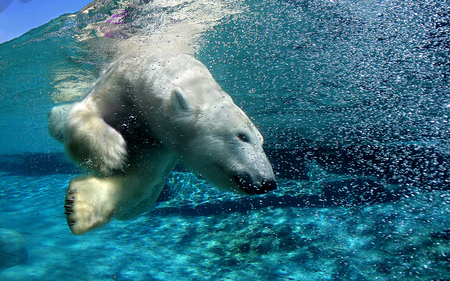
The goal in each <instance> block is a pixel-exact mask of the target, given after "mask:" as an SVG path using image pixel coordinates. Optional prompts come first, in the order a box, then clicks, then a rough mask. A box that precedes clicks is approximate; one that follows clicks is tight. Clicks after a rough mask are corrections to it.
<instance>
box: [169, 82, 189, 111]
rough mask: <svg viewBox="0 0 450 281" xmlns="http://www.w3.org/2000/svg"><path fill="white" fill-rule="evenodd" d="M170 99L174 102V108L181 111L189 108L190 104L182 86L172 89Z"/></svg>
mask: <svg viewBox="0 0 450 281" xmlns="http://www.w3.org/2000/svg"><path fill="white" fill-rule="evenodd" d="M170 101H171V102H172V106H173V108H174V109H177V110H180V111H187V110H189V104H188V102H187V101H186V99H185V98H184V95H183V91H182V90H181V89H180V88H175V89H173V90H172V93H171V94H170Z"/></svg>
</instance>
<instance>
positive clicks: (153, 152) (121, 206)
mask: <svg viewBox="0 0 450 281" xmlns="http://www.w3.org/2000/svg"><path fill="white" fill-rule="evenodd" d="M142 150H143V151H142V155H141V157H139V158H138V159H135V160H136V161H135V164H134V165H133V166H132V167H131V168H130V169H128V170H127V171H126V173H124V174H121V175H114V176H110V177H99V176H95V175H89V176H85V177H82V176H78V177H75V178H74V179H72V180H71V181H70V184H69V188H68V190H67V194H66V205H65V206H64V208H65V214H66V216H67V223H68V224H69V227H70V230H71V231H72V233H73V234H77V235H78V234H83V233H85V232H87V231H89V230H92V229H94V228H97V227H100V226H103V225H105V224H107V223H108V222H109V221H110V220H111V219H112V218H113V217H115V218H117V219H120V220H127V219H131V218H133V217H135V216H137V215H139V214H141V213H143V212H145V211H146V210H147V209H148V208H149V207H151V206H152V205H154V204H155V202H156V200H157V199H158V197H159V194H160V193H161V190H162V188H163V186H164V182H165V179H166V177H167V175H168V174H169V172H170V171H171V170H172V168H173V167H174V165H175V163H176V161H175V159H176V158H175V156H174V154H173V153H172V152H170V151H168V150H166V149H164V148H163V147H162V146H161V145H152V146H151V148H150V149H149V148H147V149H145V148H143V149H142Z"/></svg>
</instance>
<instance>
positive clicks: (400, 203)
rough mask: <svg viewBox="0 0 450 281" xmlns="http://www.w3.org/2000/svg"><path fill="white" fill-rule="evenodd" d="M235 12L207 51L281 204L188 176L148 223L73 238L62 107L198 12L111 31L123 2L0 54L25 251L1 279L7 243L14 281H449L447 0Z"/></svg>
mask: <svg viewBox="0 0 450 281" xmlns="http://www.w3.org/2000/svg"><path fill="white" fill-rule="evenodd" d="M138 2H139V1H137V2H136V3H138ZM141 2H144V1H141ZM186 3H189V2H186ZM186 3H185V4H183V5H185V6H187V5H188V4H186ZM225 4H226V5H231V6H233V8H236V7H237V6H239V7H238V8H239V10H240V12H239V13H234V14H228V15H226V16H224V17H223V18H220V19H219V20H218V22H217V23H216V24H215V25H213V26H211V27H210V28H208V29H206V30H205V31H204V32H203V33H202V36H201V37H200V38H199V39H198V40H197V42H196V43H197V45H198V48H197V49H196V52H195V55H196V57H197V58H199V59H200V60H201V61H202V62H203V63H205V65H207V66H208V67H209V68H210V70H211V72H212V74H213V76H214V77H215V79H216V80H217V81H218V82H219V84H220V85H221V86H222V87H223V88H224V90H225V91H227V92H228V93H230V95H231V96H232V97H233V99H234V100H235V102H236V103H237V104H238V105H239V106H241V107H242V108H243V109H244V110H245V112H246V113H247V114H248V115H249V116H251V118H252V119H253V121H254V123H255V124H256V125H257V126H258V128H259V130H260V131H261V132H262V134H263V135H264V137H265V149H266V152H267V154H268V156H269V158H270V160H271V163H272V164H273V167H274V171H275V173H276V174H277V177H278V189H277V191H276V192H273V193H270V194H266V195H263V196H257V197H247V196H238V195H234V194H229V193H224V192H221V191H218V190H217V189H215V188H214V187H213V186H211V185H209V184H208V183H206V182H204V181H203V180H201V179H198V178H196V177H195V176H194V175H193V174H191V173H189V172H188V171H186V170H185V169H184V168H183V167H181V166H180V167H177V169H176V170H175V171H174V172H173V173H172V174H171V176H170V178H169V179H168V181H167V184H166V187H165V190H164V193H163V195H162V196H161V198H160V200H159V202H158V204H157V205H156V206H155V208H153V209H152V210H149V211H148V212H147V213H145V214H143V215H141V216H140V217H138V218H136V219H134V220H131V221H126V222H122V221H113V222H112V223H110V224H108V225H107V226H105V227H103V228H101V229H99V230H96V231H93V232H90V233H87V234H85V235H82V236H74V235H72V234H71V233H70V231H69V229H68V227H67V225H66V221H65V216H64V209H63V207H62V206H63V203H64V194H65V191H66V188H67V185H68V182H69V180H70V179H71V178H72V177H73V176H75V175H76V174H78V173H79V172H80V170H78V169H77V168H76V167H74V166H73V165H72V164H70V163H69V162H68V161H67V160H66V159H65V157H64V155H63V153H62V146H61V145H60V144H58V143H57V142H56V141H54V140H52V139H51V137H50V136H49V135H48V133H47V112H48V110H49V109H50V108H51V107H52V106H53V105H54V104H55V103H57V102H61V101H64V100H62V99H63V98H65V97H66V96H64V93H67V92H70V91H73V92H76V93H78V92H83V89H88V87H89V84H90V83H92V82H93V81H94V80H95V78H96V77H98V75H99V73H100V72H101V70H102V68H103V67H104V66H105V65H106V64H107V63H108V62H109V61H111V59H112V57H113V56H114V50H112V46H114V45H115V44H117V43H118V42H122V41H124V40H128V39H129V38H132V37H133V36H137V35H142V34H144V35H147V34H148V33H151V32H153V30H157V29H158V28H159V27H160V26H161V25H163V23H162V22H160V21H159V20H160V19H161V15H164V16H167V15H169V16H170V15H174V14H176V12H177V11H180V10H181V9H182V8H183V7H184V6H183V5H181V6H176V7H169V8H167V7H166V8H155V7H153V6H151V5H152V3H151V2H150V3H148V4H143V3H141V5H131V6H128V8H127V9H128V10H127V11H128V14H127V16H126V17H125V18H124V20H123V22H121V23H120V24H116V25H114V26H111V25H107V23H106V22H107V19H108V18H109V17H110V16H111V15H112V14H115V15H117V14H119V15H123V12H117V11H118V10H120V9H119V8H123V7H122V6H120V5H123V4H120V3H119V2H116V1H97V2H96V5H97V7H96V9H95V10H94V11H91V12H90V13H79V14H77V15H75V16H74V15H63V16H61V17H59V18H58V19H55V20H53V21H51V22H49V23H48V24H46V25H44V26H41V27H39V28H37V29H34V30H32V31H30V32H28V33H27V34H25V35H24V36H22V37H20V38H18V39H15V40H12V41H10V42H6V43H3V44H1V45H0V94H1V96H0V97H1V103H0V117H1V118H0V120H1V121H0V129H1V130H2V131H3V132H4V133H3V134H1V135H0V142H1V146H0V183H1V184H0V186H1V189H0V214H1V216H0V228H1V229H8V230H12V231H15V232H17V233H19V234H20V236H21V237H22V242H21V244H22V246H23V247H24V248H25V250H26V253H27V258H26V259H25V260H23V259H22V260H20V261H18V262H16V263H15V264H13V265H11V264H9V265H8V266H4V264H5V263H3V262H1V259H3V260H14V255H13V254H11V253H7V255H6V256H5V254H3V252H5V251H6V250H5V249H6V248H5V246H4V245H3V244H5V243H6V245H8V243H7V242H4V241H3V242H1V243H3V244H2V245H0V280H62V279H65V280H450V273H449V272H450V271H449V269H450V260H449V256H450V244H449V239H450V238H449V233H450V228H449V225H450V224H449V223H450V219H449V217H450V216H449V215H450V212H449V200H450V197H449V195H450V194H449V174H450V164H449V154H448V148H449V138H448V133H449V122H448V116H449V114H450V112H449V111H450V98H449V97H450V96H449V94H450V89H449V85H450V83H449V79H450V75H449V73H450V64H449V58H450V49H449V46H450V39H449V35H448V34H450V33H449V32H450V25H449V21H450V16H449V15H450V10H449V7H448V4H447V3H446V2H445V1H427V2H423V1H318V0H317V1H313V0H311V1H275V0H273V1H251V2H250V1H248V2H245V1H244V2H239V3H225ZM238 4H239V5H238ZM143 5H144V6H145V5H149V6H145V9H141V8H140V7H143ZM236 9H237V8H236ZM91 25H93V26H96V27H101V28H103V29H101V30H102V32H98V30H99V29H96V30H97V32H93V31H92V30H91V29H89V28H90V26H91ZM101 33H103V34H101ZM106 33H107V34H108V36H105V35H104V34H106ZM82 35H83V36H84V37H83V36H82ZM81 37H83V40H81V39H80V38H81ZM79 95H82V93H81V94H79ZM76 98H77V96H73V97H72V99H76ZM66 100H67V99H66ZM0 236H1V235H0ZM9 241H12V240H9ZM1 251H3V252H1Z"/></svg>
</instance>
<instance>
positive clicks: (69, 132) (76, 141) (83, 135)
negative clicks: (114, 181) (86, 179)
mask: <svg viewBox="0 0 450 281" xmlns="http://www.w3.org/2000/svg"><path fill="white" fill-rule="evenodd" d="M64 134H65V135H64V139H65V149H66V152H67V154H68V156H69V157H70V158H71V159H73V160H74V161H75V162H76V163H78V164H80V165H81V166H83V167H85V168H87V169H90V170H93V171H95V172H97V173H99V174H101V175H111V174H113V173H115V172H117V171H122V170H123V169H124V168H125V163H126V160H127V145H126V142H125V139H124V138H123V137H122V135H121V134H120V133H119V132H117V131H116V130H115V129H114V128H112V127H111V126H109V125H108V124H107V123H106V122H105V121H104V120H103V119H102V118H101V117H99V116H98V115H96V114H95V113H94V112H93V111H92V110H91V109H90V108H88V106H86V105H85V104H84V103H83V102H80V103H75V104H74V105H73V106H72V107H71V109H70V111H69V114H68V117H67V122H66V125H65V132H64Z"/></svg>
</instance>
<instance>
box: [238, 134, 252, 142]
mask: <svg viewBox="0 0 450 281" xmlns="http://www.w3.org/2000/svg"><path fill="white" fill-rule="evenodd" d="M237 137H238V139H239V140H240V141H243V142H250V137H249V136H247V135H246V134H244V133H239V134H238V135H237Z"/></svg>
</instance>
